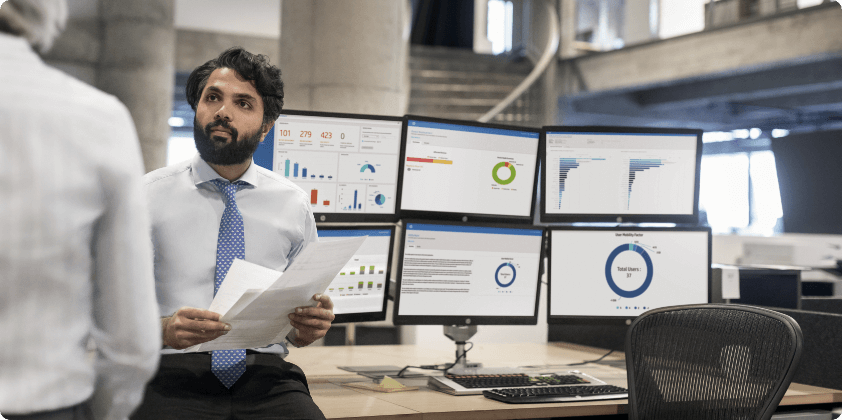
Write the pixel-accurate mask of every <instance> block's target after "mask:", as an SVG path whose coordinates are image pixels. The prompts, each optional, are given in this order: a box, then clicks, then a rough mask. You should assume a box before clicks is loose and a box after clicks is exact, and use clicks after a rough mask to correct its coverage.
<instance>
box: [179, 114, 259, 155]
mask: <svg viewBox="0 0 842 420" xmlns="http://www.w3.org/2000/svg"><path fill="white" fill-rule="evenodd" d="M214 127H222V128H225V129H227V130H228V131H230V132H231V141H230V142H228V143H226V142H227V141H228V139H226V138H225V137H222V136H212V137H211V135H210V133H211V130H212V129H213V128H214ZM243 134H244V138H243V139H242V140H241V141H237V139H238V138H239V134H238V132H237V129H236V128H234V127H231V126H230V125H229V124H228V122H227V121H225V120H216V121H213V122H211V123H209V124H208V125H206V126H205V127H204V128H202V127H201V126H200V125H199V123H198V121H196V117H193V141H194V142H196V150H198V151H199V156H201V157H202V160H204V161H205V162H207V163H213V164H216V165H237V164H240V163H243V162H245V161H246V160H248V159H251V156H252V155H253V154H254V151H255V150H257V146H258V145H259V144H260V140H261V139H262V138H263V136H262V135H263V133H261V132H260V128H259V127H258V129H257V130H255V132H254V134H251V135H249V134H247V133H243Z"/></svg>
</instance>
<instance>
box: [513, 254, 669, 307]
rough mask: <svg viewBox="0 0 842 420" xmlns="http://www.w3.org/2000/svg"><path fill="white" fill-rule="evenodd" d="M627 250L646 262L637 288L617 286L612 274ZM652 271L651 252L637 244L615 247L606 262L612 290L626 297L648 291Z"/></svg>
mask: <svg viewBox="0 0 842 420" xmlns="http://www.w3.org/2000/svg"><path fill="white" fill-rule="evenodd" d="M626 251H629V252H636V253H638V254H640V256H641V257H642V258H643V261H644V262H645V263H646V279H645V280H644V281H643V284H642V285H640V287H638V288H637V289H635V290H623V289H621V288H620V287H619V286H617V283H616V282H615V281H614V277H613V276H612V274H611V273H612V271H613V270H612V268H613V266H614V259H615V258H617V256H618V255H620V254H621V253H623V252H626ZM498 270H499V269H498ZM652 272H653V270H652V259H651V258H649V254H648V253H647V252H646V250H645V249H643V247H640V246H638V245H635V244H623V245H620V246H618V247H617V248H614V250H613V251H611V254H609V255H608V261H606V262H605V280H606V281H608V286H609V287H610V288H611V290H613V291H614V293H616V294H618V295H620V296H621V297H624V298H633V297H638V296H640V295H642V294H643V293H644V292H645V291H646V289H648V288H649V285H650V284H652Z"/></svg>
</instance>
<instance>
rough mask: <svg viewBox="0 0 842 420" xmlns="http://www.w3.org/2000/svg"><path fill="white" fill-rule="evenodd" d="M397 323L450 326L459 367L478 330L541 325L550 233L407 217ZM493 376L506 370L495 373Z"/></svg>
mask: <svg viewBox="0 0 842 420" xmlns="http://www.w3.org/2000/svg"><path fill="white" fill-rule="evenodd" d="M402 238H403V239H402V241H401V245H400V253H399V255H400V256H399V268H398V272H397V274H398V275H397V289H396V292H395V307H394V312H393V321H394V323H395V325H443V326H444V334H445V335H446V336H447V337H448V338H450V339H452V340H453V341H454V342H456V354H457V360H456V362H457V363H458V365H459V366H456V367H454V368H453V369H455V370H451V372H455V371H457V370H458V371H460V372H462V373H465V374H468V373H471V374H475V373H482V372H479V371H478V370H477V369H476V368H477V366H476V365H472V366H470V369H469V366H468V364H467V360H466V359H465V357H464V356H465V347H464V345H465V343H466V341H467V340H468V339H469V338H470V337H471V336H473V335H474V334H475V333H476V331H477V327H476V326H477V325H509V324H515V325H517V324H521V325H535V324H537V322H538V295H539V292H540V287H539V283H540V281H541V261H542V259H543V248H544V246H543V243H544V241H543V240H544V229H543V228H541V227H535V226H523V225H512V224H477V223H470V224H466V223H459V222H429V221H419V220H405V221H404V230H403V235H402ZM493 373H501V372H498V371H495V372H493Z"/></svg>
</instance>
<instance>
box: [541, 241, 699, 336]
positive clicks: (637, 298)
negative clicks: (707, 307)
mask: <svg viewBox="0 0 842 420" xmlns="http://www.w3.org/2000/svg"><path fill="white" fill-rule="evenodd" d="M710 236H711V235H710V229H709V228H682V229H672V228H660V229H657V228H631V227H629V228H580V227H563V228H552V229H550V233H549V240H550V242H549V264H548V273H547V279H548V284H547V288H548V293H547V294H548V296H549V305H548V308H549V309H548V315H549V317H548V320H549V322H550V323H589V322H604V321H609V322H618V323H625V322H626V321H627V320H629V319H632V318H634V317H636V316H638V315H640V314H642V313H644V312H646V311H648V310H650V309H655V308H661V307H664V306H673V305H689V304H697V303H708V302H709V299H710V261H711V255H710V249H711V248H710V247H711V242H710Z"/></svg>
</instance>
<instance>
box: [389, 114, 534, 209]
mask: <svg viewBox="0 0 842 420" xmlns="http://www.w3.org/2000/svg"><path fill="white" fill-rule="evenodd" d="M406 130H407V134H406V139H407V140H406V153H405V158H404V165H403V166H404V169H403V171H402V172H403V182H402V194H403V195H402V197H401V214H402V215H404V217H406V216H408V217H421V218H426V219H429V218H434V219H451V220H463V221H467V220H469V219H470V220H480V221H482V220H486V221H495V220H500V219H501V218H504V219H509V220H520V221H531V217H530V216H531V215H532V208H533V202H534V198H535V186H536V181H537V170H536V169H537V167H538V141H539V131H538V130H533V129H526V128H519V127H504V126H497V125H489V124H480V123H475V122H467V121H452V120H439V119H431V118H422V117H414V116H407V124H406Z"/></svg>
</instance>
